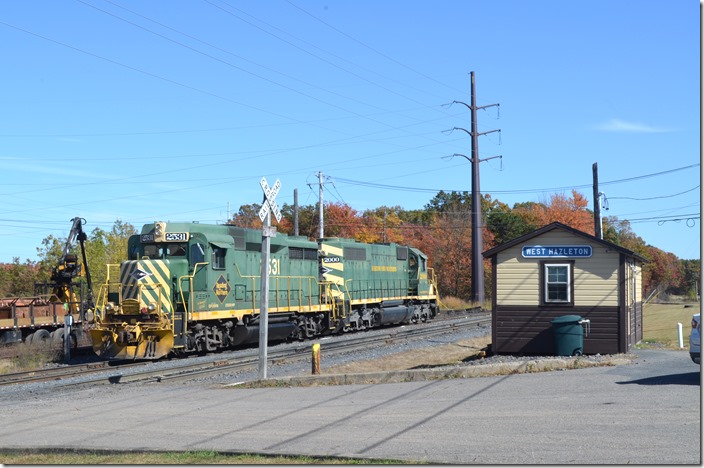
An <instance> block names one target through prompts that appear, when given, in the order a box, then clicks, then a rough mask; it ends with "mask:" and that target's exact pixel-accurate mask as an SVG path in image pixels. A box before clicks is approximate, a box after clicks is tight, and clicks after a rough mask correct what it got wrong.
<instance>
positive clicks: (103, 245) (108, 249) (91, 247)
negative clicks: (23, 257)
mask: <svg viewBox="0 0 704 468" xmlns="http://www.w3.org/2000/svg"><path fill="white" fill-rule="evenodd" d="M133 234H137V230H136V229H135V228H134V226H132V225H131V224H130V223H125V222H123V221H120V220H119V219H118V220H116V221H115V223H114V224H113V226H112V228H111V229H110V231H105V230H103V229H101V228H95V229H93V230H92V231H91V233H90V234H89V235H88V236H87V237H88V238H87V239H86V241H85V246H86V258H87V260H88V268H89V269H90V275H91V280H92V282H93V290H94V291H93V292H94V294H97V293H98V288H99V287H100V285H101V284H103V283H105V281H106V278H107V264H108V263H110V264H119V263H120V262H122V261H123V260H125V259H127V240H128V239H129V237H130V236H131V235H133ZM66 241H67V238H61V237H55V236H53V235H49V236H47V237H46V238H44V239H43V240H42V247H41V248H38V249H37V252H38V255H39V268H40V275H41V277H42V278H44V281H47V280H48V279H49V277H50V276H51V271H52V270H53V268H54V267H56V266H57V265H58V264H59V262H60V260H61V256H62V255H63V249H64V246H65V245H66ZM71 253H72V254H75V255H76V256H77V257H78V259H79V262H81V265H82V262H83V260H82V254H81V251H80V244H79V243H78V242H76V244H75V245H73V246H72V247H71ZM82 270H84V268H82ZM82 273H83V274H84V275H85V271H83V272H82ZM77 282H79V283H81V282H84V283H85V278H78V279H77Z"/></svg>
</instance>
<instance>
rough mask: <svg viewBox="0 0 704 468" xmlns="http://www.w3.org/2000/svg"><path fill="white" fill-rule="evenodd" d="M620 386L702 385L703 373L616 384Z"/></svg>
mask: <svg viewBox="0 0 704 468" xmlns="http://www.w3.org/2000/svg"><path fill="white" fill-rule="evenodd" d="M616 383H617V384H620V385H626V384H637V385H701V372H686V373H684V374H669V375H658V376H655V377H648V378H645V379H638V380H629V381H626V382H616Z"/></svg>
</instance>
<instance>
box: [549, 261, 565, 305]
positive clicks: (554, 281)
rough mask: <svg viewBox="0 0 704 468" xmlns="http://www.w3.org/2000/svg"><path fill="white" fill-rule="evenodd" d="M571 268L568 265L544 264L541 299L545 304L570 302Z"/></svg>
mask: <svg viewBox="0 0 704 468" xmlns="http://www.w3.org/2000/svg"><path fill="white" fill-rule="evenodd" d="M571 267H572V265H570V264H569V263H552V264H545V266H544V268H545V270H544V276H543V278H544V283H543V284H544V287H545V290H544V296H543V297H544V298H545V302H546V303H571V302H572V281H571V279H572V275H571V273H572V271H571V270H572V268H571Z"/></svg>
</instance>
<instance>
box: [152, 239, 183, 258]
mask: <svg viewBox="0 0 704 468" xmlns="http://www.w3.org/2000/svg"><path fill="white" fill-rule="evenodd" d="M187 248H188V244H186V243H185V242H179V243H175V244H143V245H142V255H141V258H145V257H147V258H149V259H151V260H154V259H167V258H174V257H185V256H186V251H187Z"/></svg>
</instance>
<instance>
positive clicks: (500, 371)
mask: <svg viewBox="0 0 704 468" xmlns="http://www.w3.org/2000/svg"><path fill="white" fill-rule="evenodd" d="M634 358H635V356H633V355H621V356H617V357H609V358H606V359H603V360H599V361H591V360H587V359H584V358H580V357H570V358H564V359H542V360H541V359H536V360H530V361H521V362H504V363H496V364H486V365H473V366H464V367H461V366H458V367H442V368H437V369H411V370H398V371H385V372H366V373H359V374H330V375H311V376H298V377H279V378H275V379H266V380H254V381H250V382H236V383H232V384H225V385H224V387H229V388H264V387H306V386H319V385H366V384H380V383H398V382H419V381H424V380H441V379H464V378H473V377H490V376H496V375H509V374H527V373H533V372H548V371H555V370H569V369H584V368H588V367H604V366H618V365H624V364H630V363H631V362H632V361H633V359H634Z"/></svg>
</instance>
